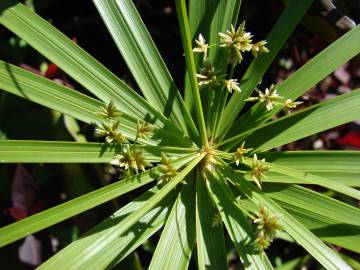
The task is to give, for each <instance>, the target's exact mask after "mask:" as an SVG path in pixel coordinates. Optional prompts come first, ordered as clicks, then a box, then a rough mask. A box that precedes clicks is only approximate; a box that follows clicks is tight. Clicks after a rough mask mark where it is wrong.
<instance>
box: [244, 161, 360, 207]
mask: <svg viewBox="0 0 360 270" xmlns="http://www.w3.org/2000/svg"><path fill="white" fill-rule="evenodd" d="M244 162H245V164H246V165H248V166H251V162H252V160H251V159H249V158H245V161H244ZM265 163H266V166H267V168H268V169H270V170H271V171H273V172H276V173H279V174H283V175H287V176H290V177H294V178H298V179H301V181H307V183H308V184H316V185H319V186H322V187H325V188H328V189H331V190H334V191H336V192H339V193H342V194H345V195H347V196H350V197H352V198H355V199H358V200H360V191H359V190H357V189H355V188H351V187H349V186H345V185H344V184H341V183H339V182H338V181H336V180H335V181H334V180H331V179H326V178H322V177H320V176H316V175H312V174H310V173H308V172H306V171H300V170H294V169H291V168H288V167H285V166H280V165H276V164H273V163H267V162H265Z"/></svg>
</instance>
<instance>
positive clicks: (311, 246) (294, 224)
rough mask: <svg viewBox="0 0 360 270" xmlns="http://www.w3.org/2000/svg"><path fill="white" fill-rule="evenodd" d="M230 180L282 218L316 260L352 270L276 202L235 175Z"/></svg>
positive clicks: (331, 269)
mask: <svg viewBox="0 0 360 270" xmlns="http://www.w3.org/2000/svg"><path fill="white" fill-rule="evenodd" d="M227 176H228V177H229V180H231V182H232V183H233V184H234V185H235V186H236V187H237V188H239V190H240V191H241V192H243V193H245V195H246V196H247V197H248V198H249V199H251V200H252V201H253V202H254V203H256V204H257V205H258V207H260V206H261V205H264V206H265V207H267V208H268V209H269V210H270V211H271V212H272V213H274V214H276V215H277V216H279V217H280V220H281V224H282V225H283V227H284V228H285V230H286V231H287V232H288V233H289V234H290V236H291V237H293V238H294V239H295V240H296V242H298V243H299V244H300V245H302V246H303V247H304V248H305V249H306V250H307V251H308V252H309V253H310V254H311V255H312V256H313V257H314V258H315V259H317V260H318V261H319V262H320V263H321V264H322V265H323V266H324V267H325V268H326V269H329V270H345V269H346V270H350V269H351V267H349V266H348V265H347V264H346V263H345V262H344V261H343V260H342V259H341V258H340V257H339V256H338V255H337V254H336V253H335V252H334V251H333V250H331V249H330V248H329V247H328V246H326V245H325V244H324V243H323V242H321V240H320V239H319V238H317V237H316V236H315V235H314V234H313V233H311V232H310V231H309V230H308V229H306V227H305V226H303V225H302V224H301V223H300V222H298V221H297V220H296V219H295V218H294V217H293V216H291V215H290V214H289V213H288V212H287V211H285V210H284V209H283V208H282V207H280V206H279V205H278V204H277V203H276V202H274V201H273V200H272V199H270V198H269V197H268V196H266V195H265V194H264V193H263V192H261V191H260V190H259V189H257V188H256V187H255V186H254V185H252V184H250V183H249V182H248V181H246V180H245V179H243V178H242V177H239V176H237V175H235V174H227Z"/></svg>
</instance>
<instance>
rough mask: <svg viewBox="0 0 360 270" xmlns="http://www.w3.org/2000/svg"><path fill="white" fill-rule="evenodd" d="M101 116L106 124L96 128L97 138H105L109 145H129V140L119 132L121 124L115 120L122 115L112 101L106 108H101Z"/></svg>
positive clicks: (103, 123)
mask: <svg viewBox="0 0 360 270" xmlns="http://www.w3.org/2000/svg"><path fill="white" fill-rule="evenodd" d="M99 115H100V116H101V117H102V118H103V119H104V122H102V123H101V125H98V126H97V127H96V128H95V136H96V137H99V138H102V137H105V141H106V142H107V143H128V140H127V139H126V138H125V137H124V136H123V135H122V133H121V132H120V130H119V125H120V122H119V121H118V120H116V119H115V118H117V117H119V116H120V115H121V113H120V111H119V110H118V109H117V108H116V107H115V105H114V103H113V102H112V101H110V102H109V104H108V105H107V106H106V107H101V108H100V112H99Z"/></svg>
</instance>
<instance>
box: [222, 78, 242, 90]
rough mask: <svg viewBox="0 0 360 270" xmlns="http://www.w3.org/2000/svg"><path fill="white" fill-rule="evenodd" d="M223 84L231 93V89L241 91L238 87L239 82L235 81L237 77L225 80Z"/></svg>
mask: <svg viewBox="0 0 360 270" xmlns="http://www.w3.org/2000/svg"><path fill="white" fill-rule="evenodd" d="M225 86H226V89H227V90H228V91H229V92H230V93H232V92H233V91H236V92H239V93H240V92H241V89H240V87H239V83H238V82H237V79H229V80H225Z"/></svg>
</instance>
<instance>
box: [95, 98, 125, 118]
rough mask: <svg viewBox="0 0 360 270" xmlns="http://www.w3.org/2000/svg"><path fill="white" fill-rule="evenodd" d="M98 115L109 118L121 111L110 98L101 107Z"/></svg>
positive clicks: (116, 115)
mask: <svg viewBox="0 0 360 270" xmlns="http://www.w3.org/2000/svg"><path fill="white" fill-rule="evenodd" d="M99 115H100V116H102V117H103V118H105V119H111V118H116V117H118V116H120V115H121V112H120V111H119V110H118V109H117V108H116V107H115V105H114V102H113V101H112V100H111V101H110V102H109V104H108V105H107V106H106V107H101V112H100V113H99Z"/></svg>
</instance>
